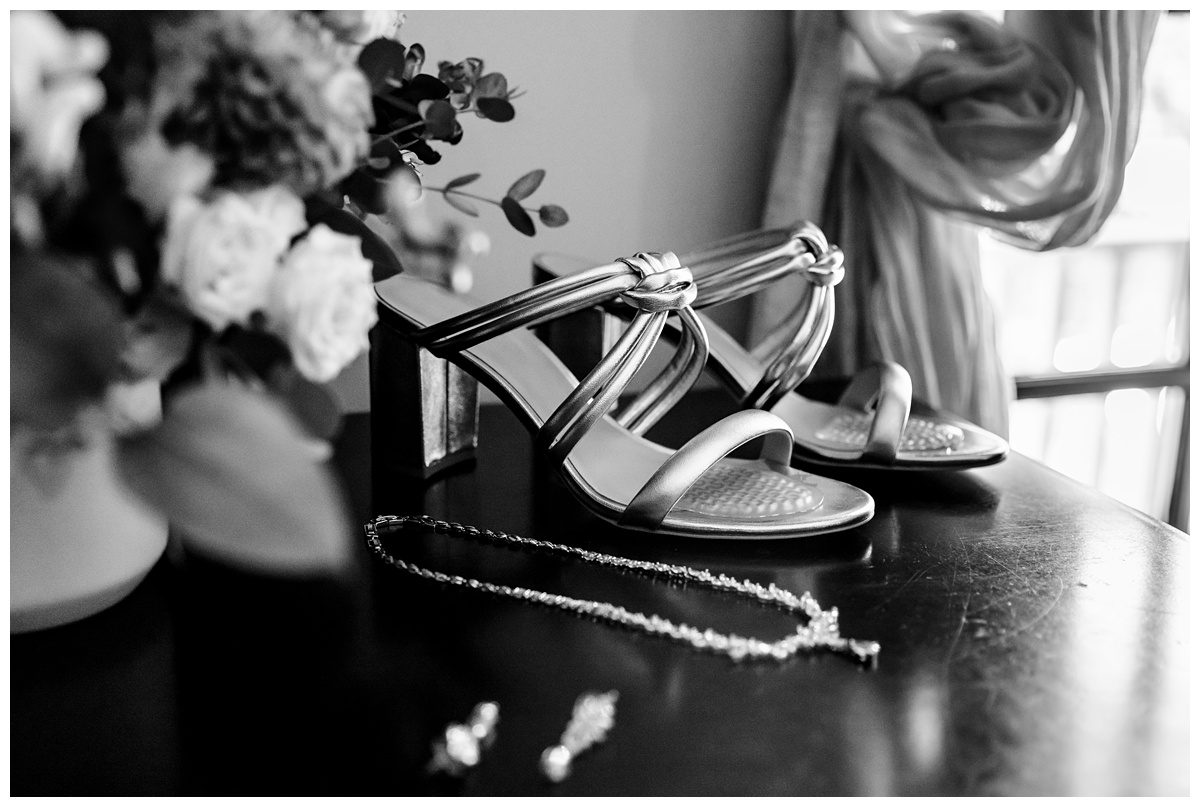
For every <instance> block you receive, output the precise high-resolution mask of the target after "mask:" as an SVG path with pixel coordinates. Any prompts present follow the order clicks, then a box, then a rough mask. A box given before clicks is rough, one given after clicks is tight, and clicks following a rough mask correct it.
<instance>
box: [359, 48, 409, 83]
mask: <svg viewBox="0 0 1200 807" xmlns="http://www.w3.org/2000/svg"><path fill="white" fill-rule="evenodd" d="M406 57H407V51H405V49H404V46H403V45H401V44H400V43H399V42H396V41H395V40H392V39H376V40H374V41H372V42H368V43H367V45H366V46H365V47H363V49H362V51H361V52H360V53H359V54H358V69H359V70H361V71H362V72H363V75H365V76H366V77H367V81H369V82H370V83H371V92H377V91H378V90H381V89H383V88H384V87H386V86H387V84H388V79H389V78H392V77H396V78H399V77H401V76H402V75H403V74H404V69H405V60H406Z"/></svg>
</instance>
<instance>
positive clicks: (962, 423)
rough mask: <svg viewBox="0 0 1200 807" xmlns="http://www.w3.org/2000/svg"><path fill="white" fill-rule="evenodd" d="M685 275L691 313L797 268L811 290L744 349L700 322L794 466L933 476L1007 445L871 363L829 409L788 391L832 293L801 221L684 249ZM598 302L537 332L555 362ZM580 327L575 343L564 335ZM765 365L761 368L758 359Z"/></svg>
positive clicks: (828, 325)
mask: <svg viewBox="0 0 1200 807" xmlns="http://www.w3.org/2000/svg"><path fill="white" fill-rule="evenodd" d="M680 259H681V260H682V261H684V262H685V263H686V265H688V266H690V267H691V268H692V269H693V272H694V273H695V283H696V286H697V288H698V290H699V291H698V296H697V299H696V302H695V304H694V307H695V308H707V307H711V306H716V305H720V304H721V303H725V302H729V301H731V300H735V299H738V298H740V297H743V296H745V295H747V294H751V293H753V292H756V291H758V290H760V289H762V288H765V287H766V286H768V285H770V284H771V283H774V282H775V281H777V280H779V279H780V278H782V277H784V276H785V275H787V274H789V273H791V272H799V273H801V276H802V277H804V279H805V280H807V281H808V282H809V283H810V284H811V285H812V289H811V291H810V293H809V294H808V295H806V296H805V297H804V298H803V299H802V300H801V301H800V302H799V303H798V305H797V309H796V311H795V312H793V314H792V316H790V317H788V318H787V319H786V320H785V321H784V322H783V323H782V324H781V325H780V326H779V327H778V328H777V329H776V330H775V331H774V332H773V333H772V334H770V335H769V336H768V337H767V338H766V339H765V340H764V341H763V344H762V345H761V346H759V347H758V348H756V349H755V350H754V352H753V353H751V352H749V351H747V350H746V349H745V348H744V347H742V345H741V344H740V343H739V342H738V341H737V340H735V339H734V338H733V337H732V336H730V335H729V334H728V333H726V332H725V331H724V330H722V329H721V328H720V327H719V326H718V325H716V324H715V323H713V322H712V321H711V320H710V319H708V318H707V317H704V316H703V315H698V316H699V317H700V318H701V321H702V322H703V323H704V327H705V330H706V332H707V333H708V336H709V340H710V343H711V350H710V354H709V358H710V361H709V367H710V369H712V370H713V372H714V375H716V376H717V378H718V379H720V380H721V381H722V382H723V383H724V384H725V386H726V387H728V388H729V390H730V391H731V392H732V393H733V394H734V395H735V396H736V397H737V398H738V400H739V402H740V403H741V405H742V406H743V407H746V408H757V409H765V410H767V411H770V412H772V413H773V414H776V415H778V416H779V417H781V418H782V419H783V420H784V421H785V422H786V423H787V424H788V426H789V427H790V428H791V429H792V431H793V433H794V435H795V448H794V459H795V460H796V461H797V462H799V463H801V464H804V463H814V464H818V465H827V466H852V467H857V468H873V469H889V470H937V469H950V468H967V467H976V466H982V465H990V464H992V463H995V462H999V461H1000V460H1002V459H1004V457H1005V455H1006V454H1007V453H1008V444H1007V443H1006V442H1005V441H1004V440H1003V439H1002V438H1000V437H998V436H997V435H995V434H992V433H991V432H988V431H985V430H984V429H981V428H979V427H978V426H976V425H974V424H972V423H969V422H968V421H966V420H963V419H962V418H959V417H956V416H954V415H951V414H949V413H947V412H942V411H939V410H937V409H934V408H933V407H930V406H928V405H926V404H922V403H915V402H913V401H912V381H911V379H910V378H909V375H908V372H907V371H906V370H905V369H904V368H903V367H901V366H900V365H898V364H896V363H894V362H881V363H879V364H876V365H873V366H871V367H868V368H866V369H864V370H863V371H861V372H859V373H858V374H857V375H855V377H854V378H853V379H852V380H851V382H850V384H849V386H848V387H847V388H846V389H845V391H844V392H843V394H842V396H841V398H840V399H839V400H838V402H837V403H836V404H826V403H823V402H820V401H815V400H812V399H810V398H806V397H804V396H802V395H800V394H799V393H798V392H795V391H793V390H794V388H795V387H796V386H797V385H798V384H799V383H800V382H801V381H803V380H804V379H805V378H807V377H808V374H809V373H810V372H811V371H812V368H813V365H814V364H815V363H816V361H817V358H818V357H819V356H820V355H821V351H822V350H823V349H824V347H825V344H826V342H827V341H828V340H829V336H830V334H831V333H832V329H833V317H834V294H833V287H834V286H836V285H837V284H838V282H839V281H840V280H841V279H842V276H843V274H844V270H843V268H842V262H843V258H842V252H841V250H840V249H838V247H836V246H833V245H831V244H829V242H828V241H827V240H826V238H825V235H824V234H823V233H822V232H821V230H820V229H819V228H817V227H816V226H815V225H813V224H810V223H808V222H803V223H801V224H798V225H796V226H795V227H793V228H791V229H775V230H760V231H756V232H752V233H747V234H743V235H738V236H733V237H732V238H728V239H725V240H723V241H719V242H717V243H714V244H711V245H709V246H706V247H701V248H699V249H696V250H693V251H691V252H688V253H684V254H683V255H682V256H681V258H680ZM589 265H590V263H589V262H588V261H586V260H584V259H580V258H573V257H569V256H565V255H558V254H541V255H537V256H535V257H534V272H535V281H538V280H544V279H546V278H562V277H570V276H573V275H574V274H575V273H577V272H580V271H582V270H583V269H584V268H585V267H587V266H589ZM614 314H615V315H617V316H619V317H624V316H625V315H624V313H623V312H621V311H620V310H619V309H617V308H615V307H613V306H610V305H606V306H605V307H604V309H603V310H602V311H601V310H599V309H597V310H594V311H591V312H587V313H586V314H584V315H582V316H583V317H587V318H589V319H588V321H587V322H585V323H580V322H569V323H568V322H560V323H557V324H556V327H554V328H551V329H546V330H543V331H542V333H541V335H542V337H543V339H544V340H546V341H547V342H548V343H549V344H550V345H551V346H552V347H553V348H554V350H555V352H556V353H557V352H560V351H561V352H562V353H563V354H568V355H569V354H574V355H576V356H579V354H580V353H581V352H583V351H586V350H595V349H600V348H602V347H603V346H604V345H605V344H606V343H607V342H608V341H609V340H610V337H609V336H608V334H609V333H610V332H611V326H612V323H613V321H614V317H613V316H612V315H614ZM572 328H574V329H575V332H576V333H578V332H580V331H583V330H585V329H586V330H587V331H588V334H589V335H588V336H587V337H586V339H588V340H591V341H590V342H587V341H585V342H584V343H582V345H581V343H578V342H575V341H574V339H573V338H572V331H571V330H569V329H572ZM764 355H765V356H769V357H772V358H770V359H769V360H767V361H764V360H762V359H760V358H758V356H764Z"/></svg>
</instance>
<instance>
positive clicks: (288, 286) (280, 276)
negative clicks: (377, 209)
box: [267, 224, 376, 383]
mask: <svg viewBox="0 0 1200 807" xmlns="http://www.w3.org/2000/svg"><path fill="white" fill-rule="evenodd" d="M371 284H372V277H371V262H370V261H369V260H367V259H366V258H364V257H363V255H362V248H361V244H360V241H359V239H358V237H357V236H353V235H343V234H341V233H337V232H334V231H333V230H331V229H329V228H328V227H327V226H325V225H324V224H318V225H317V226H315V227H313V228H312V230H311V231H310V232H309V234H308V235H307V236H305V238H304V239H303V240H302V241H300V242H299V243H298V244H296V246H294V247H293V248H292V251H291V252H289V253H288V255H287V257H286V258H285V259H284V262H283V267H282V268H281V269H280V270H279V272H278V273H277V274H276V276H275V281H274V283H273V285H272V289H271V300H270V303H269V304H268V308H267V312H268V320H269V322H270V323H271V327H272V328H273V329H275V330H276V331H277V332H279V333H280V335H281V336H283V337H284V339H285V340H286V341H287V344H288V347H289V348H290V349H291V351H292V361H293V362H294V363H295V365H296V369H297V370H299V371H300V374H301V375H303V376H304V377H305V378H307V379H309V380H310V381H316V382H318V383H321V382H325V381H330V380H332V379H333V378H334V377H335V376H336V375H337V374H338V373H339V372H341V371H342V368H344V367H345V366H346V365H347V364H349V363H350V362H351V361H352V360H353V359H354V357H356V356H357V355H358V354H359V353H361V352H362V351H364V350H366V349H367V346H368V341H367V331H369V330H370V329H371V326H373V325H374V324H375V319H376V314H375V292H374V289H373V287H372V285H371Z"/></svg>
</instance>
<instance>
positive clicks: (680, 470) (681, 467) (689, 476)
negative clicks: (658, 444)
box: [620, 409, 793, 530]
mask: <svg viewBox="0 0 1200 807" xmlns="http://www.w3.org/2000/svg"><path fill="white" fill-rule="evenodd" d="M756 437H766V439H765V440H764V441H763V447H762V453H761V454H760V458H761V459H763V460H766V461H767V463H768V465H771V466H776V467H778V468H787V467H788V466H789V464H790V463H791V460H792V445H793V436H792V430H791V429H790V428H788V425H787V423H785V422H784V421H783V420H782V419H780V418H779V417H777V416H776V415H772V414H771V413H770V412H764V411H762V410H761V409H743V410H741V411H739V412H734V413H733V414H732V415H729V416H728V417H726V418H723V419H721V420H719V421H717V422H716V423H714V424H713V425H711V426H709V427H708V428H707V429H705V430H704V431H702V432H700V434H698V435H696V436H695V437H693V438H692V439H691V440H688V441H687V442H686V443H684V445H683V447H682V448H680V449H679V450H678V451H676V452H675V453H674V454H672V455H671V457H670V458H669V459H668V460H667V461H666V462H664V463H663V464H662V465H661V466H659V468H658V470H657V471H655V472H654V473H653V474H652V475H651V476H650V479H649V480H647V481H646V484H644V485H643V486H642V488H641V490H639V491H638V492H637V494H636V495H635V496H634V497H633V500H632V501H630V503H629V505H628V506H627V507H626V508H625V512H624V513H623V514H622V516H621V520H620V523H621V525H622V526H626V527H638V528H641V529H650V530H653V529H657V528H658V527H659V525H661V524H662V523H663V520H664V519H665V518H666V517H667V514H668V513H670V512H671V508H673V507H674V506H675V505H676V504H677V503H678V502H679V500H680V499H682V498H683V496H684V494H686V493H687V492H688V490H689V489H690V488H691V487H692V486H693V485H694V484H695V483H696V482H697V481H698V480H699V479H700V478H701V477H702V476H704V474H705V473H706V472H707V471H708V470H709V469H710V468H712V467H713V466H714V465H716V464H717V463H718V462H720V461H721V460H722V459H724V458H725V457H727V456H728V455H729V454H730V453H731V452H732V451H734V450H735V449H737V448H739V447H741V446H743V445H745V444H746V443H748V442H750V441H751V440H753V439H755V438H756Z"/></svg>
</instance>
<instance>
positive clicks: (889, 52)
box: [750, 11, 1157, 434]
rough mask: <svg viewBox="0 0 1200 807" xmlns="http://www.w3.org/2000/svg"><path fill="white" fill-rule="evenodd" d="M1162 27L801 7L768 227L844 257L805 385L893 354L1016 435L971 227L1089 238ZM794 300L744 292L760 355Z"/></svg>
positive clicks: (1026, 243) (1106, 208)
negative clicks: (829, 317)
mask: <svg viewBox="0 0 1200 807" xmlns="http://www.w3.org/2000/svg"><path fill="white" fill-rule="evenodd" d="M1156 21H1157V12H1144V11H1021V12H1008V13H1007V14H1006V15H1005V17H1004V20H1003V22H999V21H996V20H993V19H991V18H989V17H987V16H985V15H984V14H982V13H978V12H960V11H954V12H936V13H924V14H913V13H907V12H883V11H859V12H835V11H796V12H793V42H792V45H793V59H794V63H793V75H792V84H791V89H790V93H789V97H788V100H787V105H786V109H785V111H784V116H783V118H782V121H781V126H780V131H779V141H778V144H777V148H776V153H775V162H774V166H773V172H772V177H771V184H770V188H769V192H768V197H767V204H766V209H765V213H764V224H765V225H766V226H784V225H786V224H788V223H791V222H793V221H796V220H798V219H810V220H812V221H814V222H817V223H818V224H820V225H821V226H822V228H823V229H824V230H825V231H826V233H827V234H829V236H830V238H831V240H832V241H834V242H835V243H838V244H839V245H840V246H841V247H842V248H843V250H844V251H845V254H846V267H847V273H846V279H845V280H844V281H843V283H842V285H841V286H839V288H838V313H837V319H836V322H835V326H834V327H835V329H834V335H833V337H832V338H831V340H830V344H829V346H828V347H827V348H826V350H825V353H824V354H823V355H822V357H821V360H820V361H819V362H818V364H817V367H816V370H815V371H814V376H815V377H818V378H819V377H830V376H848V375H850V374H851V373H853V372H854V371H856V370H858V369H859V368H861V367H862V366H864V365H866V364H868V363H870V362H872V361H876V360H880V359H884V360H890V361H895V362H898V363H899V364H901V365H903V366H904V367H905V368H906V369H907V370H908V371H909V372H910V373H911V375H912V377H913V389H914V395H915V396H916V397H918V398H920V399H922V400H924V401H927V402H929V403H931V404H933V405H935V406H939V407H943V408H945V409H948V410H950V411H952V412H955V413H957V414H959V415H962V416H964V417H967V418H969V419H971V420H973V421H975V422H977V423H979V424H980V425H981V426H984V427H985V428H988V429H991V430H992V431H996V432H998V433H1000V434H1006V433H1007V422H1008V419H1007V410H1008V402H1009V400H1010V399H1011V382H1010V380H1009V379H1008V378H1007V377H1006V375H1005V373H1004V370H1003V368H1002V366H1001V363H1000V359H999V356H998V353H997V348H996V340H995V333H994V322H993V320H992V313H991V310H990V307H989V304H988V301H987V298H986V295H985V293H984V289H983V283H982V279H981V277H980V272H979V255H978V246H977V244H978V242H977V234H978V231H979V228H981V227H982V228H987V229H988V230H990V231H991V232H992V233H993V234H995V235H997V236H998V237H1000V238H1002V239H1004V240H1006V241H1008V242H1010V243H1013V244H1015V245H1017V246H1021V247H1024V248H1027V249H1031V250H1047V249H1054V248H1057V247H1063V246H1074V245H1079V244H1082V243H1084V242H1086V241H1087V240H1088V239H1090V238H1091V237H1092V236H1093V235H1095V233H1096V232H1097V230H1098V229H1099V228H1100V226H1101V225H1102V224H1103V223H1104V221H1105V219H1106V218H1107V216H1108V214H1109V213H1110V212H1111V211H1112V208H1113V205H1114V204H1115V203H1116V201H1117V198H1118V196H1119V195H1120V191H1121V186H1122V182H1123V179H1124V169H1125V164H1126V162H1127V161H1128V159H1129V157H1130V155H1131V153H1132V151H1133V146H1134V144H1135V142H1136V139H1137V127H1138V119H1139V114H1140V110H1141V76H1142V71H1143V68H1144V65H1145V59H1146V54H1147V52H1148V50H1149V46H1150V41H1151V39H1152V37H1153V33H1154V26H1155V23H1156ZM803 293H804V292H803V290H797V292H796V294H797V295H799V294H803ZM1030 293H1031V294H1036V293H1037V290H1036V289H1031V290H1030ZM795 303H796V299H795V298H793V299H791V300H788V299H786V295H782V294H780V293H778V291H775V292H773V293H772V294H770V295H760V297H759V298H758V299H756V300H755V301H754V303H753V306H754V314H755V315H754V316H753V317H752V318H751V329H750V337H751V339H752V340H753V341H759V342H760V350H761V351H763V352H768V351H770V350H771V349H772V344H771V334H772V332H773V331H774V326H775V325H776V324H778V323H779V322H780V321H781V320H782V319H784V318H786V317H787V316H788V314H789V313H790V311H791V310H792V308H793V306H794V305H795Z"/></svg>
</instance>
